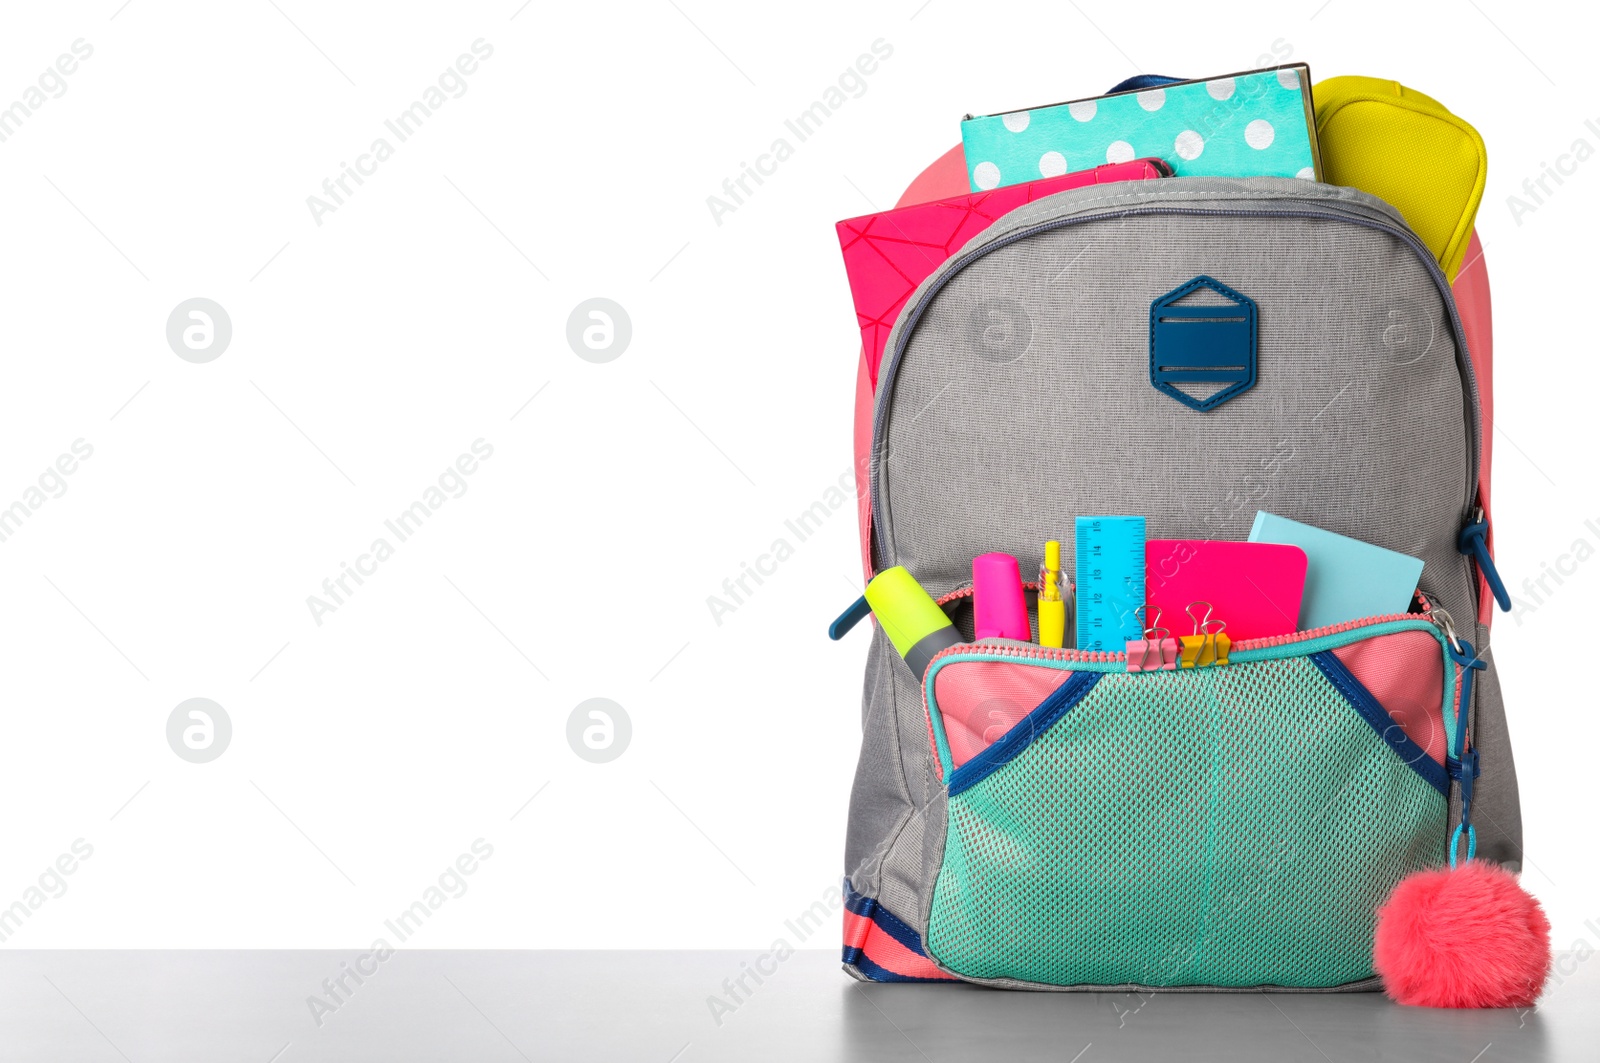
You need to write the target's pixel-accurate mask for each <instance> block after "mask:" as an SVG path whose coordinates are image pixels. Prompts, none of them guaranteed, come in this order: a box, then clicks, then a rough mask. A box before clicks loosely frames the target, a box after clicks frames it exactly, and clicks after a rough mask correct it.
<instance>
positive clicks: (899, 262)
mask: <svg viewBox="0 0 1600 1063" xmlns="http://www.w3.org/2000/svg"><path fill="white" fill-rule="evenodd" d="M1171 172H1172V170H1171V167H1169V166H1168V165H1167V164H1166V163H1165V162H1163V161H1162V160H1160V159H1133V160H1132V161H1130V162H1116V163H1107V164H1106V165H1104V166H1096V167H1095V168H1094V169H1092V170H1080V171H1078V172H1076V173H1068V174H1062V175H1060V176H1059V177H1046V178H1043V179H1041V180H1038V181H1029V182H1028V183H1026V184H1020V185H1008V186H1006V187H1004V188H996V189H994V190H992V191H989V192H973V193H971V194H969V195H964V196H954V197H952V198H950V199H940V200H936V201H934V202H932V203H918V204H916V205H915V206H911V207H900V208H898V209H896V210H886V211H884V212H882V213H881V214H867V215H864V216H862V217H860V218H850V219H848V220H846V221H842V222H840V223H839V224H838V226H837V228H838V230H839V246H840V247H841V248H842V249H843V251H844V268H845V273H846V274H848V275H849V277H850V294H851V296H852V297H853V298H854V300H855V304H856V318H857V320H858V322H859V323H860V326H861V343H862V345H863V347H865V349H866V354H867V373H868V375H869V377H870V378H871V380H872V386H873V387H874V388H876V387H877V386H878V363H879V362H881V361H882V360H883V348H884V344H886V343H887V342H888V340H889V330H890V329H892V328H894V322H895V318H897V317H899V315H900V308H901V307H902V306H904V305H905V302H906V300H907V299H909V298H910V297H911V293H912V292H914V291H916V290H917V285H919V284H921V283H922V282H923V281H924V280H926V279H927V278H928V276H929V274H931V273H932V272H933V271H934V270H936V269H938V268H939V266H940V265H941V264H942V263H943V262H944V260H945V259H947V258H949V257H950V256H951V255H953V254H955V253H956V252H957V251H959V250H961V248H962V246H963V245H964V244H966V242H967V241H968V240H970V239H972V238H973V237H974V236H976V235H978V233H980V232H982V231H983V230H984V229H987V228H988V227H989V226H990V225H991V224H993V223H994V222H995V221H996V220H997V219H998V218H999V217H1000V216H1001V215H1003V214H1006V213H1008V212H1010V211H1012V210H1015V209H1016V208H1018V207H1021V206H1024V205H1026V204H1028V203H1032V202H1033V201H1034V200H1036V199H1042V198H1043V197H1045V196H1048V195H1051V194H1053V193H1056V192H1065V191H1067V190H1068V189H1071V188H1082V187H1084V186H1086V185H1095V184H1102V185H1103V184H1110V183H1111V182H1113V181H1142V180H1146V179H1148V178H1152V177H1165V176H1167V175H1168V174H1170V173H1171Z"/></svg>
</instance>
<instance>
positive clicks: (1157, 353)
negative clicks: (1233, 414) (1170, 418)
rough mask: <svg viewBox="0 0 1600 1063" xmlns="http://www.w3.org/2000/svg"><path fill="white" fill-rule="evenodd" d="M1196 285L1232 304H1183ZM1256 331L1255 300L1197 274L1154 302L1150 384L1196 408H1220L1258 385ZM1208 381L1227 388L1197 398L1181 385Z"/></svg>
mask: <svg viewBox="0 0 1600 1063" xmlns="http://www.w3.org/2000/svg"><path fill="white" fill-rule="evenodd" d="M1197 288H1209V289H1211V290H1212V291H1214V292H1216V293H1217V294H1218V295H1220V296H1222V297H1223V298H1224V299H1228V300H1230V301H1231V302H1232V304H1233V305H1232V306H1215V305H1207V306H1201V305H1187V306H1186V305H1178V300H1180V299H1182V298H1183V297H1184V296H1186V295H1188V294H1189V293H1190V292H1192V291H1194V290H1195V289H1197ZM1223 315H1230V316H1227V317H1224V316H1223ZM1185 319H1187V323H1186V324H1185V323H1183V322H1184V320H1185ZM1256 334H1257V333H1256V301H1255V300H1254V299H1252V298H1250V297H1249V296H1248V295H1244V294H1242V293H1240V292H1237V291H1235V290H1233V289H1232V288H1230V287H1228V286H1227V285H1226V284H1223V283H1222V282H1221V281H1219V280H1216V279H1214V278H1212V277H1207V276H1205V275H1204V274H1202V275H1200V276H1198V277H1195V278H1194V279H1193V280H1191V281H1189V282H1187V283H1186V284H1181V285H1179V286H1178V287H1176V288H1174V289H1172V291H1170V292H1168V293H1167V294H1165V295H1163V296H1161V297H1159V298H1157V299H1155V300H1153V301H1152V302H1151V303H1150V385H1151V386H1152V387H1154V388H1155V389H1156V390H1157V391H1160V392H1162V393H1163V394H1165V395H1169V396H1171V397H1172V398H1174V399H1177V400H1178V401H1179V402H1181V403H1183V404H1184V405H1185V406H1187V407H1189V408H1190V409H1192V410H1198V411H1199V412H1201V413H1205V412H1206V411H1207V410H1212V409H1215V408H1216V407H1218V406H1220V405H1222V404H1223V403H1224V402H1227V401H1228V400H1229V399H1232V398H1236V397H1238V396H1239V395H1242V394H1243V393H1244V392H1246V391H1249V390H1250V389H1251V388H1253V387H1255V386H1256V365H1257V343H1256ZM1207 382H1217V383H1225V384H1227V387H1225V388H1223V389H1222V390H1220V391H1218V392H1215V393H1214V394H1212V395H1209V396H1207V397H1206V398H1204V399H1197V398H1195V397H1194V396H1193V395H1190V394H1189V393H1188V392H1186V391H1183V390H1181V389H1180V388H1178V387H1177V386H1176V385H1177V384H1181V383H1207Z"/></svg>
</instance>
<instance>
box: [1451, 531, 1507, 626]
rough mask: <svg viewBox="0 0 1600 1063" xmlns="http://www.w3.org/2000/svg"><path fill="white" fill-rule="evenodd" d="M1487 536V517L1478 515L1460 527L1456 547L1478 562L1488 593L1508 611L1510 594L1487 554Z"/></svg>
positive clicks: (1503, 610)
mask: <svg viewBox="0 0 1600 1063" xmlns="http://www.w3.org/2000/svg"><path fill="white" fill-rule="evenodd" d="M1488 536H1489V518H1488V517H1479V518H1478V519H1477V520H1475V521H1473V522H1472V523H1471V524H1468V525H1467V526H1466V527H1465V528H1462V529H1461V534H1460V536H1458V537H1457V538H1456V549H1457V550H1459V551H1461V552H1462V553H1463V554H1467V555H1468V556H1470V557H1471V558H1472V559H1473V560H1474V561H1476V562H1477V563H1478V571H1479V572H1481V573H1483V579H1484V582H1486V583H1488V584H1489V593H1490V594H1492V595H1494V600H1495V601H1496V602H1497V603H1499V605H1500V609H1501V611H1502V612H1506V613H1509V612H1511V594H1510V592H1508V591H1507V590H1506V584H1505V581H1504V580H1502V579H1501V578H1500V570H1499V569H1497V568H1495V567H1494V558H1493V557H1491V556H1489V540H1488Z"/></svg>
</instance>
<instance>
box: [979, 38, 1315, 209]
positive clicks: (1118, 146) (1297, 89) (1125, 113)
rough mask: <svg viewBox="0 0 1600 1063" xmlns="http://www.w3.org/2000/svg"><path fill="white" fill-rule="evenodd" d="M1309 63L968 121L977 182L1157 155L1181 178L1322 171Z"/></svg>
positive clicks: (987, 185)
mask: <svg viewBox="0 0 1600 1063" xmlns="http://www.w3.org/2000/svg"><path fill="white" fill-rule="evenodd" d="M1315 113H1316V112H1315V110H1314V109H1313V107H1312V104H1311V71H1310V70H1309V69H1308V68H1307V67H1306V66H1305V64H1303V63H1297V64H1295V65H1293V66H1281V67H1274V68H1273V69H1270V70H1253V71H1250V72H1248V73H1243V74H1231V75H1229V76H1227V77H1216V78H1209V79H1207V80H1203V81H1182V82H1177V83H1175V84H1172V85H1166V86H1163V87H1162V88H1155V89H1144V90H1142V91H1138V92H1119V93H1117V94H1116V95H1114V96H1101V97H1099V98H1098V99H1092V100H1077V101H1075V102H1072V103H1060V104H1055V105H1053V106H1050V107H1039V108H1035V109H1034V110H1031V111H1013V112H1011V113H1010V114H996V115H985V116H982V117H969V118H967V119H966V120H965V121H963V122H962V123H961V144H962V148H963V150H964V151H965V153H966V157H967V176H968V178H969V179H970V180H971V182H972V190H973V191H974V192H981V191H985V190H987V189H991V188H999V187H1002V186H1005V185H1014V184H1020V183H1022V182H1023V181H1036V180H1038V179H1039V178H1041V177H1054V176H1056V175H1058V174H1063V173H1066V172H1067V171H1069V170H1085V169H1089V168H1091V167H1094V166H1099V165H1101V164H1102V163H1107V162H1127V161H1128V160H1129V159H1136V158H1143V157H1149V156H1154V157H1157V158H1161V159H1165V160H1166V161H1167V162H1168V163H1170V164H1171V165H1172V170H1173V173H1174V174H1176V175H1177V176H1179V177H1302V178H1305V179H1306V180H1308V181H1315V180H1319V179H1320V178H1321V169H1320V166H1319V162H1318V157H1317V146H1316V143H1317V142H1316V118H1315Z"/></svg>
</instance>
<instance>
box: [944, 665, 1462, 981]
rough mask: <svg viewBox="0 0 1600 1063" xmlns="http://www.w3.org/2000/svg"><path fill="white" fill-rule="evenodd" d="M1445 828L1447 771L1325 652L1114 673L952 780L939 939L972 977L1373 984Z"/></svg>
mask: <svg viewBox="0 0 1600 1063" xmlns="http://www.w3.org/2000/svg"><path fill="white" fill-rule="evenodd" d="M1068 692H1069V691H1068V690H1067V688H1063V690H1062V692H1061V693H1062V694H1067V693H1068ZM1022 726H1026V724H1024V725H1022ZM969 767H970V766H969ZM963 770H967V769H963ZM1445 829H1446V804H1445V798H1444V796H1443V795H1442V794H1441V793H1440V792H1439V790H1438V789H1437V788H1436V786H1435V784H1434V783H1432V782H1430V781H1429V780H1428V779H1426V778H1425V777H1424V775H1423V773H1421V772H1419V771H1418V770H1415V769H1414V767H1413V766H1412V765H1409V764H1407V763H1406V761H1405V760H1404V759H1402V757H1401V756H1398V755H1396V751H1395V749H1393V748H1391V746H1390V745H1388V744H1386V743H1385V741H1384V739H1383V738H1382V737H1380V735H1379V733H1378V731H1376V730H1374V727H1373V726H1372V725H1371V724H1370V723H1369V722H1368V721H1367V720H1366V719H1364V718H1363V717H1362V715H1361V714H1360V713H1359V712H1357V711H1356V709H1355V707H1354V706H1353V705H1352V704H1351V702H1350V701H1348V700H1346V698H1345V697H1344V696H1343V695H1342V694H1341V693H1340V691H1339V690H1338V688H1336V687H1335V686H1334V684H1333V683H1332V682H1330V680H1329V679H1328V678H1327V677H1326V675H1325V674H1324V672H1323V670H1322V669H1320V668H1319V667H1318V666H1317V665H1316V664H1314V663H1313V662H1312V661H1311V660H1310V659H1309V658H1307V657H1291V658H1286V659H1279V660H1268V661H1257V662H1252V663H1246V664H1237V665H1231V666H1228V667H1224V668H1207V669H1199V670H1194V671H1184V672H1163V673H1159V674H1155V675H1128V674H1125V673H1110V674H1106V675H1103V676H1101V677H1099V679H1098V681H1096V682H1095V683H1094V684H1093V685H1092V686H1091V687H1089V688H1088V691H1087V693H1085V694H1082V696H1081V700H1080V701H1078V703H1077V704H1076V705H1074V706H1072V707H1071V709H1070V711H1067V712H1066V713H1065V715H1064V716H1061V717H1060V719H1059V720H1057V722H1055V723H1054V724H1053V725H1051V726H1049V727H1048V728H1047V729H1045V730H1044V731H1043V733H1042V734H1040V735H1038V736H1037V737H1036V738H1034V739H1033V740H1032V741H1031V742H1030V743H1028V744H1027V745H1026V746H1025V747H1023V748H1022V749H1021V750H1020V751H1019V752H1017V753H1016V754H1015V755H1014V756H1012V757H1011V759H1009V760H1008V762H1007V763H1005V765H1004V766H1002V767H1000V768H999V769H998V770H993V771H992V772H990V773H988V774H985V775H982V777H981V778H978V781H976V782H973V783H971V784H970V785H967V786H965V787H962V786H959V785H958V777H952V779H951V797H950V801H949V831H948V836H947V839H946V848H945V858H944V864H943V867H942V869H941V870H940V873H939V877H938V881H937V883H936V885H935V889H934V895H933V902H932V911H931V913H930V918H929V927H928V940H927V944H928V948H929V951H930V953H931V954H932V955H933V956H935V957H936V958H937V959H938V960H939V961H940V962H941V963H942V964H944V966H946V967H947V968H948V969H949V970H951V971H953V972H955V973H957V974H960V975H963V976H966V977H969V978H1009V979H1017V980H1020V981H1025V982H1037V983H1044V984H1050V985H1121V984H1129V983H1131V984H1137V985H1148V986H1185V985H1195V986H1200V985H1205V986H1255V985H1280V986H1297V987H1316V986H1334V985H1341V984H1344V983H1348V982H1353V981H1358V980H1360V979H1363V978H1368V977H1371V975H1372V973H1373V971H1372V928H1373V920H1374V913H1375V911H1376V909H1377V907H1378V905H1379V904H1381V903H1382V901H1383V900H1384V898H1385V897H1386V896H1387V895H1388V892H1389V890H1390V889H1392V888H1393V886H1394V884H1395V883H1396V882H1397V881H1399V880H1400V878H1402V877H1403V876H1404V875H1406V874H1408V873H1409V872H1411V871H1414V870H1417V869H1419V868H1423V867H1429V866H1434V865H1437V864H1439V863H1440V862H1442V860H1443V857H1444V838H1445Z"/></svg>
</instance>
